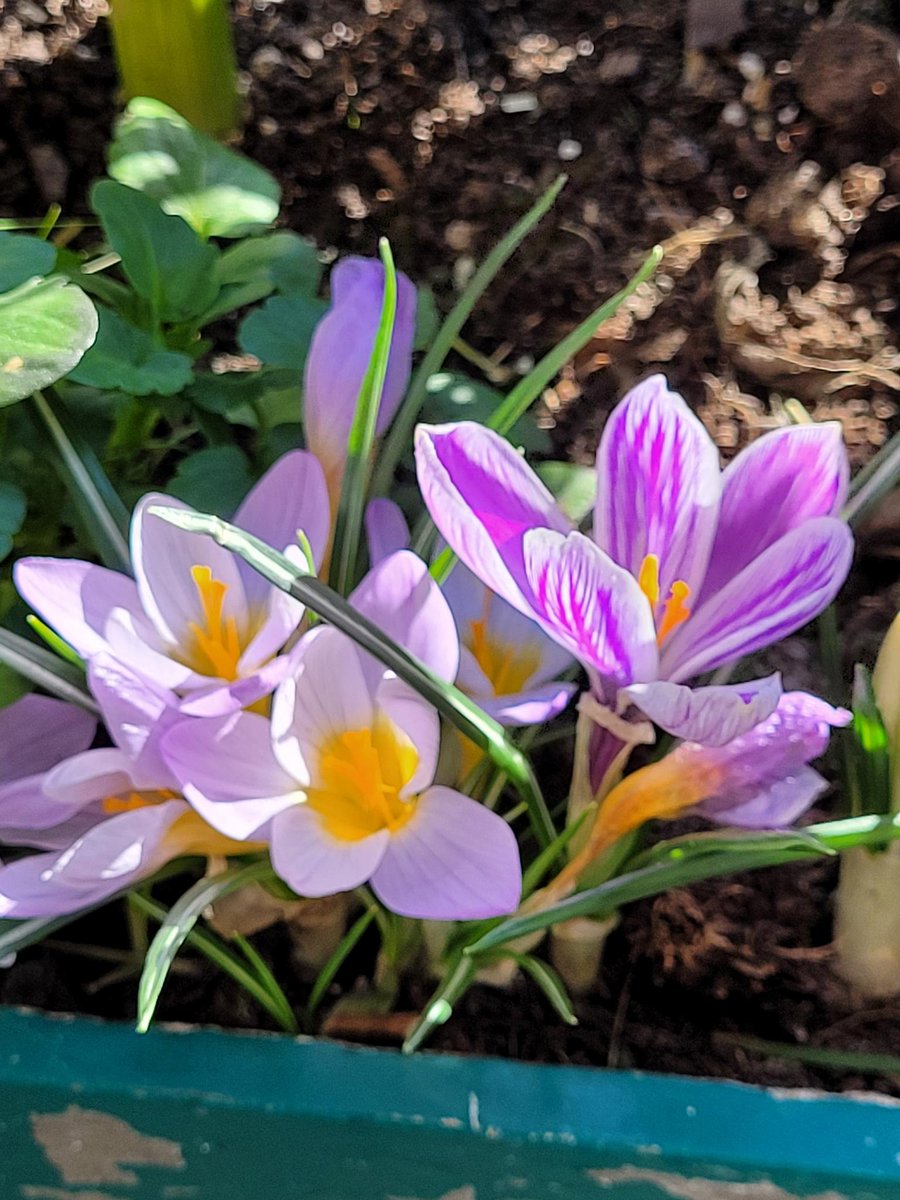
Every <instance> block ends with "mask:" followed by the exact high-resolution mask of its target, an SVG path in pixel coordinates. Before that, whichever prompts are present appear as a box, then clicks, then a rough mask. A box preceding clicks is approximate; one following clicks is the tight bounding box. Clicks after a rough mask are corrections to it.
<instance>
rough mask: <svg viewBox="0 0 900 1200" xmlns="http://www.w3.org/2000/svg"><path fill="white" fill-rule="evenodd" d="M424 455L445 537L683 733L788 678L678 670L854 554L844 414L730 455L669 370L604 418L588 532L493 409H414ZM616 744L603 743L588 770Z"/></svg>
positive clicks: (716, 733) (833, 583)
mask: <svg viewBox="0 0 900 1200" xmlns="http://www.w3.org/2000/svg"><path fill="white" fill-rule="evenodd" d="M416 458H417V466H418V477H419V486H420V488H421V490H422V494H423V496H424V498H425V503H426V505H427V506H428V509H429V512H430V513H431V516H432V518H433V520H434V522H435V524H436V525H437V527H438V529H439V530H440V532H441V534H442V535H443V536H444V538H445V539H446V541H447V543H448V545H450V547H451V548H452V549H453V550H454V551H455V552H456V553H457V554H458V555H459V557H460V558H461V559H462V561H463V562H464V563H466V565H467V566H468V567H469V568H470V569H471V570H472V571H474V572H475V574H476V575H478V577H479V578H480V579H481V580H482V581H483V582H485V583H486V584H487V585H488V586H489V587H491V588H493V589H494V590H495V591H496V592H498V593H499V595H501V596H502V597H503V598H504V599H505V600H507V601H508V602H509V603H510V604H511V605H512V606H513V607H514V608H516V609H517V610H518V611H519V612H521V613H523V614H525V615H526V616H528V617H530V618H531V619H532V620H535V621H536V622H537V623H538V624H539V625H540V626H541V627H542V628H543V629H544V630H545V631H546V632H547V633H548V634H549V635H550V636H551V637H552V638H554V639H556V641H558V642H559V643H560V645H562V646H564V647H565V648H566V649H568V650H569V651H570V652H571V653H573V654H574V655H575V656H576V657H577V658H578V659H579V660H580V661H581V662H582V663H583V664H584V665H585V667H586V669H587V671H588V674H589V677H590V681H591V688H592V692H593V694H594V696H595V698H596V700H597V701H598V702H599V704H600V705H602V706H605V707H606V708H608V709H610V710H613V712H618V713H622V712H625V711H626V710H627V709H628V707H629V706H630V705H634V706H635V707H636V708H637V709H639V710H640V711H641V712H643V713H644V714H645V715H646V716H647V717H649V718H650V720H652V721H653V722H655V723H656V724H657V725H659V726H661V727H662V728H663V729H666V730H668V731H669V732H670V733H672V734H674V735H675V736H676V737H680V738H684V739H686V740H688V741H699V742H703V743H705V744H707V745H723V744H725V743H727V742H729V741H730V740H731V739H732V738H735V737H738V736H739V735H740V734H741V733H744V732H746V731H747V730H748V729H751V728H752V727H753V726H754V725H756V724H758V723H759V722H760V721H762V720H764V719H765V718H766V717H767V716H768V715H769V714H770V713H771V712H772V711H773V709H774V708H775V705H776V704H777V702H778V697H779V695H780V694H781V686H780V681H779V679H778V677H777V676H770V677H769V678H766V679H760V680H754V681H750V682H747V683H740V684H734V685H731V686H722V687H706V688H696V689H690V688H689V687H687V686H685V681H686V680H689V679H692V678H694V677H696V676H698V675H701V674H704V673H705V672H707V671H712V670H714V669H715V668H716V667H718V666H721V665H723V664H725V663H729V662H732V661H734V660H735V659H737V658H740V657H742V656H744V655H747V654H750V653H752V652H753V651H756V650H759V649H761V648H762V647H763V646H766V645H768V644H770V643H771V642H774V641H777V640H778V639H780V638H782V637H785V636H786V635H787V634H790V633H793V632H794V631H795V630H797V629H799V628H800V627H801V626H803V625H805V624H806V623H807V622H808V621H809V620H811V619H812V618H813V617H815V616H816V615H817V614H818V613H820V612H821V611H822V609H823V608H825V607H826V605H827V604H829V603H830V602H831V600H832V599H833V598H834V597H835V595H836V594H837V592H838V590H839V588H840V586H841V584H842V583H843V581H844V579H845V577H846V575H847V572H848V570H849V568H850V562H851V559H852V555H853V539H852V536H851V534H850V531H849V529H848V527H847V525H846V524H845V522H843V521H841V520H840V519H838V517H837V515H836V514H837V513H838V511H839V509H840V507H841V504H842V502H843V500H844V497H845V495H846V489H847V479H848V462H847V456H846V452H845V450H844V447H843V443H842V440H841V431H840V426H839V425H838V424H836V423H833V422H829V423H827V424H822V425H800V426H795V427H792V428H786V429H781V430H777V431H774V432H772V433H769V434H767V435H765V436H764V437H762V438H760V439H759V440H758V441H757V442H755V443H754V444H753V445H752V446H751V447H750V448H749V449H747V450H745V451H744V452H743V453H741V454H739V455H738V456H737V457H736V458H735V460H734V461H733V462H732V463H731V464H730V465H729V466H728V467H727V468H726V470H725V471H724V472H721V473H720V470H719V461H718V452H717V450H716V447H715V445H714V443H713V442H712V440H711V439H710V437H709V435H708V434H707V433H706V431H705V429H704V428H703V425H702V424H701V422H700V421H699V420H698V419H697V417H696V416H695V415H694V414H693V413H692V412H691V411H690V409H689V408H688V406H687V405H686V404H685V402H684V401H683V400H682V398H681V397H680V396H678V395H676V394H675V393H673V392H670V391H669V390H668V388H667V387H666V383H665V380H664V379H663V377H662V376H659V375H657V376H653V377H652V378H651V379H648V380H646V381H645V382H644V383H641V384H639V385H638V386H637V387H635V388H633V389H632V391H631V392H629V393H628V395H627V396H626V397H625V399H624V400H623V401H622V402H621V403H620V404H619V405H618V406H617V407H616V409H615V410H614V411H613V413H612V415H611V416H610V418H609V420H608V421H607V423H606V427H605V429H604V431H603V437H602V439H601V443H600V447H599V450H598V452H597V501H596V507H595V512H594V530H593V537H587V536H585V535H584V534H582V533H580V532H577V531H574V530H573V528H572V525H571V523H570V522H569V521H568V519H567V518H566V517H565V516H564V515H563V514H562V512H561V511H560V510H559V508H558V507H557V505H556V503H555V502H554V500H553V497H552V496H551V495H550V493H549V492H548V491H547V489H546V488H545V487H544V485H543V484H542V483H541V481H540V480H539V479H538V478H537V476H536V475H535V474H534V472H533V471H532V470H531V469H530V467H528V466H527V464H526V463H525V462H524V461H523V459H522V458H521V457H520V456H519V455H518V454H517V453H516V451H515V450H514V449H513V448H512V447H511V446H510V445H509V443H508V442H506V441H505V440H504V439H503V438H501V437H499V436H498V435H497V434H495V433H492V432H491V431H490V430H487V429H485V428H484V427H483V426H480V425H475V424H472V423H468V422H462V423H459V424H452V425H444V426H436V427H435V426H420V427H419V429H418V430H417V434H416ZM604 732H605V731H604ZM606 740H607V741H610V740H613V741H614V740H615V739H609V738H607V739H606ZM621 744H622V743H621V742H619V743H618V745H619V746H621ZM614 753H615V750H613V754H614ZM610 760H611V755H610V752H609V747H605V749H604V751H603V752H602V753H597V752H596V747H595V752H594V754H593V755H592V784H593V785H594V786H595V787H596V786H598V785H599V782H600V780H601V779H602V777H603V775H604V773H605V771H606V769H607V768H608V766H609V763H610Z"/></svg>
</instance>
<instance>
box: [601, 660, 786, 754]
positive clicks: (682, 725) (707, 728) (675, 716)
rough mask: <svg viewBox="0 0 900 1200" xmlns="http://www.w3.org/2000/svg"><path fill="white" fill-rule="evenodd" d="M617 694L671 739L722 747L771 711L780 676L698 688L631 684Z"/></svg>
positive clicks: (658, 682)
mask: <svg viewBox="0 0 900 1200" xmlns="http://www.w3.org/2000/svg"><path fill="white" fill-rule="evenodd" d="M623 692H624V694H625V695H626V696H627V697H628V698H629V700H631V701H632V703H633V704H636V705H637V707H638V708H639V709H640V710H641V712H642V713H644V715H645V716H647V717H649V718H650V720H651V721H653V723H654V724H655V725H659V726H660V728H662V729H665V730H666V731H667V732H668V733H671V734H673V735H674V736H675V737H677V738H684V740H685V741H689V742H700V743H702V744H703V745H704V746H723V745H725V743H726V742H730V741H731V740H732V739H733V738H736V737H740V735H741V734H742V733H747V732H748V730H750V729H752V728H753V727H754V726H755V725H758V724H759V723H760V722H761V721H764V720H765V719H766V718H767V717H768V716H770V715H771V714H772V713H773V712H774V711H775V706H776V705H777V704H778V701H779V698H780V697H781V676H780V675H779V674H775V675H769V676H768V677H767V678H765V679H753V680H750V681H749V682H747V683H733V684H727V685H725V686H720V687H703V688H689V687H685V686H684V685H683V684H680V683H668V682H666V681H664V680H654V681H652V682H650V683H636V684H632V686H631V687H627V688H623Z"/></svg>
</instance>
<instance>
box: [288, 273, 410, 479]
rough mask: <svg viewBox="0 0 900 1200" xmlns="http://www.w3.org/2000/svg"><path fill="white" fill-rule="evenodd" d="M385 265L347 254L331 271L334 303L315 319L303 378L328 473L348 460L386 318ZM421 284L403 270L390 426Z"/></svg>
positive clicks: (311, 432)
mask: <svg viewBox="0 0 900 1200" xmlns="http://www.w3.org/2000/svg"><path fill="white" fill-rule="evenodd" d="M383 297H384V267H383V266H382V264H381V262H380V261H379V260H378V259H374V258H358V257H354V258H345V259H343V260H342V261H341V262H339V263H338V264H337V266H336V267H335V268H334V270H333V271H332V273H331V307H330V309H329V310H328V312H327V313H326V314H325V316H324V317H323V318H322V320H321V321H320V322H319V324H318V326H317V327H316V331H315V333H314V335H313V339H312V344H311V345H310V348H309V355H308V357H307V360H306V372H305V377H304V385H303V423H304V428H305V432H306V444H307V446H308V447H309V449H310V450H311V451H312V452H313V453H314V454H315V455H317V456H318V457H319V458H320V459H321V461H322V464H323V466H324V467H325V471H326V475H329V476H330V475H331V474H332V473H333V471H334V470H335V469H336V468H338V467H340V465H341V464H343V462H344V460H345V458H346V456H347V438H348V436H349V434H350V427H351V425H352V424H353V417H354V414H355V412H356V402H357V400H358V399H359V393H360V389H361V387H362V382H363V378H364V376H365V373H366V369H367V367H368V365H369V359H370V357H371V355H372V348H373V346H374V344H375V336H376V333H377V331H378V325H379V322H380V320H381V304H382V300H383ZM415 324H416V289H415V287H414V285H413V284H412V283H411V282H410V280H409V279H408V278H407V277H406V276H405V275H404V274H403V273H402V272H398V273H397V314H396V318H395V320H394V332H393V336H392V339H391V352H390V357H389V358H388V368H387V376H386V378H385V382H384V391H383V392H382V397H381V406H380V408H379V412H378V422H377V425H376V432H377V433H378V435H379V436H380V435H381V434H382V433H384V431H385V429H386V428H387V427H388V425H389V424H390V422H391V421H392V419H393V417H394V413H395V412H396V411H397V408H398V406H399V404H400V401H401V400H402V399H403V395H404V393H405V391H406V387H407V384H408V382H409V374H410V369H411V366H412V351H413V341H414V340H415Z"/></svg>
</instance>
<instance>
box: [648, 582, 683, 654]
mask: <svg viewBox="0 0 900 1200" xmlns="http://www.w3.org/2000/svg"><path fill="white" fill-rule="evenodd" d="M690 594H691V589H690V588H689V587H688V585H687V584H686V583H685V582H684V580H683V579H676V580H675V582H674V583H673V584H672V587H671V590H670V592H669V599H668V600H667V601H666V604H665V608H664V609H663V618H662V621H660V624H659V628H658V629H657V631H656V642H657V645H659V646H661V645H662V644H663V642H664V641H665V640H666V638H667V637H668V636H669V634H670V633H672V632H673V630H675V629H677V628H678V626H679V625H681V624H682V623H683V622H684V621H686V620H687V619H688V617H689V616H690V615H691V610H690V609H689V608H688V606H687V605H686V604H685V600H687V599H688V597H689V596H690Z"/></svg>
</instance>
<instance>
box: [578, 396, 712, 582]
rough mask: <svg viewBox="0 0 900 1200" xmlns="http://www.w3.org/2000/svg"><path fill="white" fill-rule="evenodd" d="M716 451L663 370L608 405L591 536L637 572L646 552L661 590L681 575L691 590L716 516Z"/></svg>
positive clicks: (706, 554) (706, 552) (705, 559)
mask: <svg viewBox="0 0 900 1200" xmlns="http://www.w3.org/2000/svg"><path fill="white" fill-rule="evenodd" d="M720 494H721V482H720V473H719V453H718V450H717V449H716V446H715V443H714V442H713V441H712V439H711V438H710V436H709V434H708V433H707V432H706V430H705V429H704V427H703V424H702V423H701V421H700V420H699V419H698V418H697V417H696V416H695V415H694V413H692V412H691V410H690V409H689V408H688V406H687V404H685V402H684V400H682V398H681V396H679V395H678V394H677V393H675V392H670V391H669V389H668V386H667V384H666V380H665V378H664V376H662V375H653V376H651V377H650V378H649V379H645V380H644V381H643V383H639V384H638V385H637V387H634V388H632V389H631V391H630V392H629V393H628V395H627V396H625V398H624V399H623V400H622V401H621V402H620V403H619V404H618V405H617V406H616V407H615V408H614V409H613V411H612V414H611V415H610V417H609V420H608V421H607V422H606V426H605V428H604V430H603V436H602V438H601V440H600V448H599V450H598V451H597V499H596V504H595V508H594V538H595V540H596V542H597V544H598V546H600V548H601V549H602V550H605V551H606V553H607V554H608V555H609V556H610V558H611V559H612V560H613V562H615V563H617V564H618V565H619V566H620V567H625V568H626V570H628V571H630V572H631V574H632V575H634V576H635V577H637V576H639V574H640V571H641V564H642V563H643V561H644V559H645V557H646V556H647V555H648V554H654V555H656V557H657V559H658V562H659V594H660V600H661V601H664V600H665V599H666V597H667V596H668V594H669V589H670V588H671V586H672V584H673V583H675V582H676V581H677V580H682V581H683V582H685V583H686V584H687V585H688V586H689V587H690V589H691V594H692V595H694V596H696V595H697V592H698V590H699V588H700V585H701V584H702V583H703V577H704V575H705V573H706V566H707V562H708V560H709V553H710V549H711V547H712V543H713V538H714V536H715V532H716V521H717V519H718V515H719V499H720Z"/></svg>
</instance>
